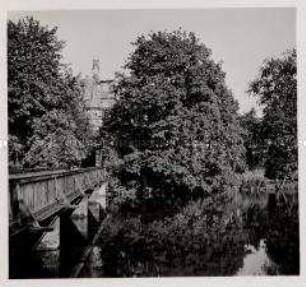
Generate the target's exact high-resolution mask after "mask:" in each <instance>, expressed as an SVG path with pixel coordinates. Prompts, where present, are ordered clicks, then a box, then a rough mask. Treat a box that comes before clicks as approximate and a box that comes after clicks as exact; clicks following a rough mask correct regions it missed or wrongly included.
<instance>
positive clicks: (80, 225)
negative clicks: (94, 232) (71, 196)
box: [70, 195, 88, 240]
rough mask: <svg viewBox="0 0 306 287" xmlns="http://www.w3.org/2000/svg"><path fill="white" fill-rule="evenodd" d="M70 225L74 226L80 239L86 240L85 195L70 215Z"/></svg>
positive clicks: (86, 213)
mask: <svg viewBox="0 0 306 287" xmlns="http://www.w3.org/2000/svg"><path fill="white" fill-rule="evenodd" d="M70 219H71V221H72V223H73V224H74V225H75V227H76V228H77V230H78V231H79V233H80V234H81V235H82V237H83V238H84V239H85V240H87V239H88V196H87V195H85V196H84V197H83V199H82V200H81V202H80V203H79V204H78V207H77V208H76V209H75V210H74V211H73V213H72V214H71V215H70Z"/></svg>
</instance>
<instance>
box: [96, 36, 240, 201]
mask: <svg viewBox="0 0 306 287" xmlns="http://www.w3.org/2000/svg"><path fill="white" fill-rule="evenodd" d="M134 45H135V51H134V53H132V54H131V55H130V57H129V60H128V62H127V64H126V66H125V68H126V69H127V70H128V71H129V73H130V75H129V76H121V77H120V78H119V79H118V84H117V86H116V87H115V90H116V94H117V96H118V98H119V99H120V100H119V101H118V103H117V104H116V105H115V106H114V108H113V109H112V110H111V112H110V114H109V116H108V117H107V118H106V119H105V128H104V130H103V132H102V134H103V139H108V140H109V142H112V143H113V146H114V147H115V149H116V151H117V152H118V156H119V158H120V159H121V160H123V163H124V164H122V165H121V166H120V167H119V172H118V174H119V177H120V178H121V180H122V182H123V183H124V184H125V185H126V186H127V187H128V188H130V187H132V188H133V189H135V190H136V191H137V192H138V196H139V197H141V198H144V197H153V198H156V197H160V196H161V197H163V196H166V197H171V196H172V195H175V197H177V196H178V195H180V196H184V195H186V194H187V195H188V196H189V195H190V194H198V193H201V194H215V193H219V192H221V191H225V190H228V189H232V187H233V186H234V185H235V184H236V181H235V180H236V177H235V172H237V171H241V170H242V169H243V168H244V160H243V155H244V147H243V142H242V137H241V127H240V125H239V123H238V119H237V109H238V104H237V102H236V101H235V100H234V99H233V96H232V93H231V91H230V90H229V89H228V88H227V86H226V84H225V73H224V72H223V71H222V69H221V65H220V64H218V63H215V62H214V61H213V60H212V58H211V51H210V50H209V49H208V48H207V47H206V46H205V45H203V44H202V43H200V42H199V39H197V38H196V37H195V35H194V34H193V33H190V34H187V33H186V32H183V31H181V30H179V31H174V32H171V33H169V32H157V33H151V34H149V35H147V36H144V35H143V36H141V37H139V38H138V39H137V40H136V42H135V43H134ZM108 137H109V138H108Z"/></svg>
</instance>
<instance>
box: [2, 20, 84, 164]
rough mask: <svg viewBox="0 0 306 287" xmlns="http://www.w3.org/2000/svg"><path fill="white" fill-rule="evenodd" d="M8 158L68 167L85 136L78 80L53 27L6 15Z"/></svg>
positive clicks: (78, 157)
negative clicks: (16, 20) (65, 60)
mask: <svg viewBox="0 0 306 287" xmlns="http://www.w3.org/2000/svg"><path fill="white" fill-rule="evenodd" d="M7 28H8V108H9V160H10V165H11V166H14V167H19V168H25V167H29V168H36V167H42V166H43V167H52V168H58V167H69V166H72V165H75V164H78V162H79V161H80V160H81V158H82V157H84V156H85V155H84V152H83V150H84V145H86V144H88V139H90V130H89V128H88V120H87V117H86V115H85V109H84V105H83V103H82V97H81V89H80V85H79V80H78V78H76V77H73V76H72V74H71V72H70V71H69V69H68V68H67V66H65V65H63V64H62V63H61V58H62V56H61V51H62V49H63V47H64V42H63V41H60V40H58V39H57V34H56V31H57V28H52V29H50V28H48V27H44V26H42V25H41V24H40V23H39V22H38V21H36V20H34V19H33V18H25V19H22V20H19V21H18V22H16V23H15V22H12V21H8V26H7Z"/></svg>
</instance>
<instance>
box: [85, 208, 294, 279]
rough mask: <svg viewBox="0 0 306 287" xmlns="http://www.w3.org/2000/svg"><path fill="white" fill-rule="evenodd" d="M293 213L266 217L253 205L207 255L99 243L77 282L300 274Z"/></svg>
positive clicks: (266, 212) (265, 211)
mask: <svg viewBox="0 0 306 287" xmlns="http://www.w3.org/2000/svg"><path fill="white" fill-rule="evenodd" d="M297 211H298V210H297V206H295V208H294V209H291V213H290V214H288V213H287V212H286V211H285V209H283V208H281V207H280V206H279V208H278V209H277V210H272V211H269V210H268V209H266V208H263V207H261V206H260V205H259V204H253V205H251V206H249V207H248V209H247V210H246V211H245V212H244V213H243V228H242V229H240V230H237V226H233V227H232V229H231V230H230V229H228V230H227V231H226V233H223V234H221V233H220V234H218V235H217V236H216V238H215V239H214V241H212V242H213V243H212V244H210V245H209V246H208V247H207V248H206V249H201V248H200V249H198V250H194V251H190V250H188V252H187V253H186V252H185V253H184V252H181V250H178V251H177V256H175V255H173V253H171V252H170V250H169V249H167V248H166V247H165V246H159V253H158V254H157V253H156V250H155V251H153V252H152V253H148V252H147V250H142V249H138V250H137V249H135V248H134V249H133V248H132V247H131V246H130V242H129V243H128V242H127V241H126V242H122V241H120V240H118V241H117V242H116V241H113V242H111V244H106V245H103V244H102V243H101V245H99V248H101V253H100V254H101V256H102V259H101V257H100V256H97V250H98V249H95V251H94V253H95V255H93V256H91V257H90V260H88V262H87V263H86V268H85V270H84V272H83V274H82V277H91V276H94V277H156V276H231V275H235V276H250V275H251V276H259V275H294V274H299V240H298V235H299V230H298V212H297ZM220 237H221V238H220ZM134 247H135V246H134ZM106 249H108V250H106ZM101 263H102V265H101ZM95 266H99V268H95ZM86 270H94V272H92V271H88V272H87V271H86Z"/></svg>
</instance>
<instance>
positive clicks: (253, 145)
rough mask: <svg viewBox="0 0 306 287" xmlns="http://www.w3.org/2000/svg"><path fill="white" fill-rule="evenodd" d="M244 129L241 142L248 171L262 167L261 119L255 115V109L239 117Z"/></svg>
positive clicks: (263, 156)
mask: <svg viewBox="0 0 306 287" xmlns="http://www.w3.org/2000/svg"><path fill="white" fill-rule="evenodd" d="M239 120H240V124H241V126H242V127H243V129H244V132H243V140H244V146H245V149H246V164H247V167H248V169H249V170H252V169H256V168H262V167H263V166H264V161H265V156H266V147H265V140H264V138H263V137H262V128H263V125H262V119H261V118H259V117H258V116H257V115H256V111H255V109H251V110H250V111H249V112H247V113H245V114H243V115H241V116H239Z"/></svg>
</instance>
